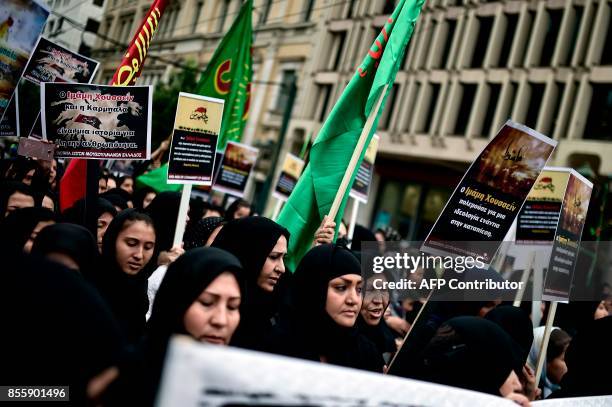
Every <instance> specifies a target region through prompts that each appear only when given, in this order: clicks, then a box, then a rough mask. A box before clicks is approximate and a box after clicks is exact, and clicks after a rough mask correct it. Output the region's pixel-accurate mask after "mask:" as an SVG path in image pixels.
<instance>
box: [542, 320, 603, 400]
mask: <svg viewBox="0 0 612 407" xmlns="http://www.w3.org/2000/svg"><path fill="white" fill-rule="evenodd" d="M610 343H612V316H607V317H605V318H600V319H597V320H592V321H589V323H587V324H586V325H585V326H583V328H582V330H580V331H578V333H577V334H576V336H575V337H574V339H572V341H571V342H570V344H569V346H568V348H567V351H566V353H565V363H566V364H567V373H566V374H565V375H564V376H563V378H562V379H561V383H560V384H561V390H558V391H557V392H555V393H553V394H552V395H551V396H550V398H561V397H585V396H604V395H612V384H611V383H610V366H612V352H610Z"/></svg>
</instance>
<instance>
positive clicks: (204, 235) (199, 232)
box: [183, 216, 225, 250]
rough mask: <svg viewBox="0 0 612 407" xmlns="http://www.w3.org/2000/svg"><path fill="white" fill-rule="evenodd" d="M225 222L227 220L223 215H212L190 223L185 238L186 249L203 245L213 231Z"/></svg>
mask: <svg viewBox="0 0 612 407" xmlns="http://www.w3.org/2000/svg"><path fill="white" fill-rule="evenodd" d="M223 223H225V220H224V219H223V218H222V217H219V216H211V217H208V218H204V219H200V220H199V221H197V222H195V223H191V224H189V225H188V226H187V230H185V238H184V239H183V241H184V242H185V246H184V249H185V250H190V249H195V248H196V247H203V246H204V245H205V244H206V241H207V240H208V238H209V237H210V235H211V234H212V232H213V231H214V230H215V229H216V228H218V227H219V225H222V224H223Z"/></svg>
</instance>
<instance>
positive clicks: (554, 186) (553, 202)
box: [516, 167, 570, 243]
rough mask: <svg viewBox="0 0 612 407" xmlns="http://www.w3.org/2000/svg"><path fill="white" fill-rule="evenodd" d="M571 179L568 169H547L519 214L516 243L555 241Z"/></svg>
mask: <svg viewBox="0 0 612 407" xmlns="http://www.w3.org/2000/svg"><path fill="white" fill-rule="evenodd" d="M569 177H570V169H569V168H553V167H546V168H544V170H543V171H542V173H541V174H540V176H539V177H538V179H537V181H536V183H535V184H534V186H533V188H532V189H531V192H529V195H528V196H527V200H526V201H525V205H524V206H523V208H522V209H521V212H520V213H519V216H518V222H517V228H516V242H517V243H539V242H542V243H544V242H552V241H553V239H554V237H555V232H556V230H557V225H558V223H559V215H560V214H561V203H562V202H563V197H564V196H565V189H566V187H567V183H568V181H569Z"/></svg>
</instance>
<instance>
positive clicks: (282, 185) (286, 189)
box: [272, 153, 304, 201]
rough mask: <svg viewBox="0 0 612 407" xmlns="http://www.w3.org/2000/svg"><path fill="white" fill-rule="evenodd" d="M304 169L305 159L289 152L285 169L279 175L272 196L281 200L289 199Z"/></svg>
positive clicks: (284, 164) (284, 162)
mask: <svg viewBox="0 0 612 407" xmlns="http://www.w3.org/2000/svg"><path fill="white" fill-rule="evenodd" d="M303 170H304V160H302V159H301V158H299V157H296V156H294V155H293V154H291V153H287V155H286V156H285V161H283V169H282V170H281V173H280V176H279V177H278V182H277V183H276V186H275V187H274V191H273V192H272V196H273V197H274V198H276V199H280V200H281V201H286V200H287V199H289V195H291V192H293V189H294V188H295V184H297V182H298V179H299V178H300V175H301V174H302V171H303Z"/></svg>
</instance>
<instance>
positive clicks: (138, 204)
mask: <svg viewBox="0 0 612 407" xmlns="http://www.w3.org/2000/svg"><path fill="white" fill-rule="evenodd" d="M150 193H153V194H155V196H157V192H156V191H155V190H154V189H153V188H151V187H149V186H146V185H145V186H142V187H139V188H138V189H137V190H135V191H134V199H133V201H132V202H133V203H134V208H136V209H139V210H144V208H143V204H144V200H145V198H146V197H147V195H149V194H150Z"/></svg>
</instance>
